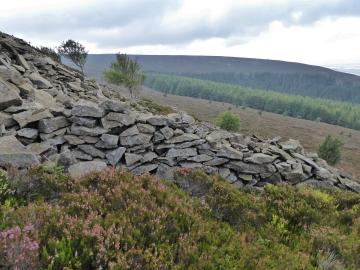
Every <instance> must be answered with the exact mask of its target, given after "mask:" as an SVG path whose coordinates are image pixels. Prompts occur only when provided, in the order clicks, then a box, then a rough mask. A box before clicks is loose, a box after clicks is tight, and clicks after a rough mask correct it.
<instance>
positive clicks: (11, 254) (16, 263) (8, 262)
mask: <svg viewBox="0 0 360 270" xmlns="http://www.w3.org/2000/svg"><path fill="white" fill-rule="evenodd" d="M38 249H39V243H38V242H37V240H36V232H34V226H33V225H26V226H25V227H24V228H20V227H19V226H16V227H13V228H9V229H6V230H4V231H1V232H0V266H1V268H2V269H4V268H5V269H19V270H20V269H24V270H26V269H38V268H39V260H38Z"/></svg>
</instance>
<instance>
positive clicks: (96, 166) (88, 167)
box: [68, 161, 107, 178]
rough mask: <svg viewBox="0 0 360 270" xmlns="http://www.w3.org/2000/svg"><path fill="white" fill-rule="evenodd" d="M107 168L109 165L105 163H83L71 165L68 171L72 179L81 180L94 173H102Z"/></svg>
mask: <svg viewBox="0 0 360 270" xmlns="http://www.w3.org/2000/svg"><path fill="white" fill-rule="evenodd" d="M106 167H107V165H106V163H105V162H103V161H83V162H79V163H76V164H74V165H71V166H70V167H69V169H68V171H69V174H70V176H71V177H72V178H80V177H83V176H85V175H87V174H90V173H93V172H100V171H102V170H104V169H106Z"/></svg>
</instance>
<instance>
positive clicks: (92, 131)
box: [71, 125, 108, 137]
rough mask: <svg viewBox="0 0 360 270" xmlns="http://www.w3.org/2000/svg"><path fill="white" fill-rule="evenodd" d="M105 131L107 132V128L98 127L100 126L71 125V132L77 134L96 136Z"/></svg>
mask: <svg viewBox="0 0 360 270" xmlns="http://www.w3.org/2000/svg"><path fill="white" fill-rule="evenodd" d="M107 132H108V130H106V129H103V128H100V127H95V128H88V127H83V126H77V125H72V126H71V134H73V135H77V136H92V137H96V136H100V135H102V134H104V133H107Z"/></svg>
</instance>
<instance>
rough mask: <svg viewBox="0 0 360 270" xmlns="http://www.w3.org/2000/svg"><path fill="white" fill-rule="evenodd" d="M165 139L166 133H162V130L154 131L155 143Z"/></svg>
mask: <svg viewBox="0 0 360 270" xmlns="http://www.w3.org/2000/svg"><path fill="white" fill-rule="evenodd" d="M163 140H165V136H164V135H162V134H161V133H160V132H155V133H154V138H153V142H154V143H159V142H161V141H163Z"/></svg>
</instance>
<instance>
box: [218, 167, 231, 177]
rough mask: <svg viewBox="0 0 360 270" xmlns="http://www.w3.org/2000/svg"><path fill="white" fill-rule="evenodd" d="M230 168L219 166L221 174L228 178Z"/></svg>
mask: <svg viewBox="0 0 360 270" xmlns="http://www.w3.org/2000/svg"><path fill="white" fill-rule="evenodd" d="M230 173H231V172H230V169H229V168H219V175H220V176H221V177H223V178H226V177H228V176H229V175H230Z"/></svg>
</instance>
